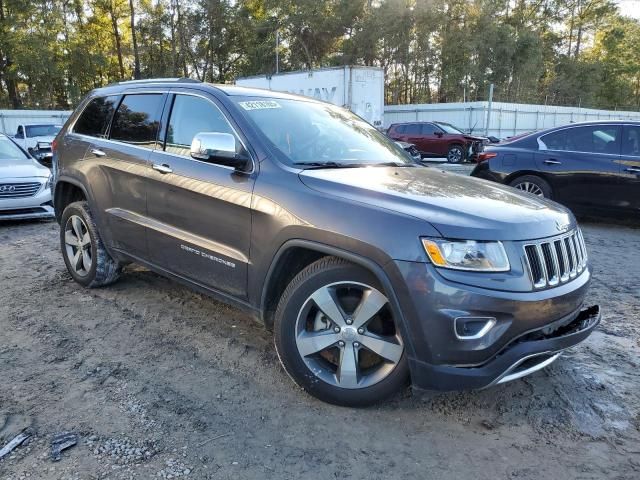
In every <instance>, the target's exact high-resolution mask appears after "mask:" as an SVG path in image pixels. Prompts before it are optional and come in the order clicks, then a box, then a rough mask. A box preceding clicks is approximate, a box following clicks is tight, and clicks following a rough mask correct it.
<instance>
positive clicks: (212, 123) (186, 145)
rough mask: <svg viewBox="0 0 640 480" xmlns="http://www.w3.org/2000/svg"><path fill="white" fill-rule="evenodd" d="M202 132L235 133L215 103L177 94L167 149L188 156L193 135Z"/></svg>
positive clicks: (168, 132) (170, 121) (170, 120)
mask: <svg viewBox="0 0 640 480" xmlns="http://www.w3.org/2000/svg"><path fill="white" fill-rule="evenodd" d="M201 132H217V133H230V134H232V135H233V134H234V132H233V129H232V128H231V126H230V125H229V122H228V121H227V119H226V118H225V116H224V115H223V114H222V112H221V111H220V110H219V109H218V107H216V106H215V105H214V104H213V103H211V102H210V101H208V100H205V99H204V98H200V97H194V96H191V95H176V97H175V100H174V101H173V107H172V109H171V117H170V118H169V126H168V127H167V142H166V146H165V150H166V151H167V152H170V153H175V154H176V155H184V156H186V157H188V156H190V150H191V141H192V140H193V137H195V136H196V134H197V133H201Z"/></svg>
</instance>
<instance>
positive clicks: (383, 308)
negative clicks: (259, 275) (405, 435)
mask: <svg viewBox="0 0 640 480" xmlns="http://www.w3.org/2000/svg"><path fill="white" fill-rule="evenodd" d="M320 305H322V309H321V308H320ZM372 312H373V313H372ZM274 340H275V345H276V351H277V352H278V357H279V358H280V361H281V363H282V365H283V367H284V369H285V371H286V372H287V373H288V374H289V376H290V377H291V378H292V379H293V381H294V382H296V383H297V384H298V385H299V386H300V387H302V388H303V389H304V390H306V391H307V392H308V393H310V394H311V395H313V396H314V397H317V398H319V399H320V400H323V401H325V402H329V403H333V404H336V405H343V406H351V407H355V406H365V405H370V404H373V403H376V402H379V401H381V400H382V399H384V398H387V397H388V396H390V395H392V394H394V393H395V392H397V391H398V390H400V389H401V388H402V387H403V386H404V385H406V383H407V379H408V374H409V369H408V364H407V359H406V353H405V348H404V344H403V342H402V339H401V337H400V331H399V329H398V328H397V325H396V323H395V319H394V318H393V313H392V310H391V308H390V305H389V302H388V300H387V298H386V296H385V294H384V293H383V290H382V288H381V287H380V286H379V285H378V281H377V279H376V278H375V276H374V275H372V274H371V273H370V272H369V271H367V270H365V269H363V268H361V267H359V266H357V265H354V264H352V263H349V262H347V261H345V260H342V259H340V258H336V257H324V258H321V259H320V260H318V261H316V262H314V263H312V264H311V265H309V266H308V267H307V268H305V269H304V270H302V271H301V272H300V273H299V274H298V275H297V276H296V277H295V278H294V279H293V280H292V281H291V283H290V284H289V286H288V287H287V289H286V290H285V292H284V293H283V295H282V297H281V298H280V302H279V303H278V308H277V309H276V314H275V324H274Z"/></svg>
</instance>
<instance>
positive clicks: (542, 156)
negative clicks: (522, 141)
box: [536, 124, 621, 208]
mask: <svg viewBox="0 0 640 480" xmlns="http://www.w3.org/2000/svg"><path fill="white" fill-rule="evenodd" d="M620 137H621V127H620V126H618V125H612V124H603V125H585V126H580V127H569V128H565V129H562V130H556V131H555V132H551V133H548V134H546V135H542V136H541V137H539V139H538V145H539V151H538V153H537V154H536V165H537V167H538V168H539V169H540V171H542V172H544V173H545V174H546V175H545V176H546V178H548V179H549V180H550V182H551V184H552V188H553V196H554V199H555V200H557V201H559V202H561V203H565V204H567V205H570V206H576V207H582V208H589V207H611V206H615V205H616V204H618V203H619V202H620V188H619V186H620V184H619V182H620V178H619V175H620V162H619V160H620Z"/></svg>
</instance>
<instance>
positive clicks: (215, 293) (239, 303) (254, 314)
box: [113, 248, 263, 324]
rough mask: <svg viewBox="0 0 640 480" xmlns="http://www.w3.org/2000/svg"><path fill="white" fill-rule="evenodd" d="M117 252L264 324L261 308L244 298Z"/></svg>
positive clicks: (122, 252) (117, 250)
mask: <svg viewBox="0 0 640 480" xmlns="http://www.w3.org/2000/svg"><path fill="white" fill-rule="evenodd" d="M113 250H114V251H115V252H116V253H117V254H118V258H123V259H126V260H129V261H131V262H133V263H137V264H139V265H142V266H143V267H146V268H148V269H149V270H151V271H153V272H155V273H157V274H158V275H162V276H163V277H166V278H169V279H171V280H174V281H176V282H178V283H180V284H182V285H184V286H186V287H189V288H191V289H192V290H195V291H197V292H199V293H202V294H204V295H207V296H209V297H211V298H213V299H215V300H217V301H219V302H222V303H226V304H228V305H231V306H233V307H236V308H238V309H240V310H242V311H243V312H244V313H246V314H248V315H249V316H251V318H253V319H254V320H255V321H256V322H258V323H261V324H263V322H262V315H261V314H260V309H259V308H256V307H254V306H253V305H251V304H250V303H249V302H246V301H244V300H240V299H238V298H236V297H234V296H232V295H229V294H227V293H224V292H221V291H219V290H215V289H213V288H210V287H207V286H205V285H202V284H200V283H198V282H194V281H193V280H190V279H188V278H185V277H183V276H182V275H178V274H176V273H173V272H170V271H169V270H165V269H164V268H162V267H159V266H157V265H155V264H154V263H151V262H148V261H146V260H143V259H141V258H139V257H136V256H134V255H131V254H128V253H126V252H124V251H122V250H120V249H117V248H114V249H113Z"/></svg>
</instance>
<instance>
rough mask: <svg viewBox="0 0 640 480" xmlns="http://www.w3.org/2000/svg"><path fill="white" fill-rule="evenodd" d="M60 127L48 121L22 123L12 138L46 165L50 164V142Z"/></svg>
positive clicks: (51, 154) (51, 155)
mask: <svg viewBox="0 0 640 480" xmlns="http://www.w3.org/2000/svg"><path fill="white" fill-rule="evenodd" d="M61 128H62V126H61V125H54V124H52V123H51V124H49V123H46V124H45V123H23V124H21V125H18V129H17V130H16V134H15V135H14V136H13V140H14V141H15V142H16V143H17V144H18V145H20V146H21V147H22V148H24V149H25V150H26V151H27V152H29V153H30V154H31V155H32V156H33V157H34V158H35V159H36V160H38V161H39V162H40V163H42V164H44V165H45V166H47V167H50V166H51V160H52V157H53V153H52V151H51V142H53V139H54V138H56V135H57V134H58V132H59V131H60V129H61Z"/></svg>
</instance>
